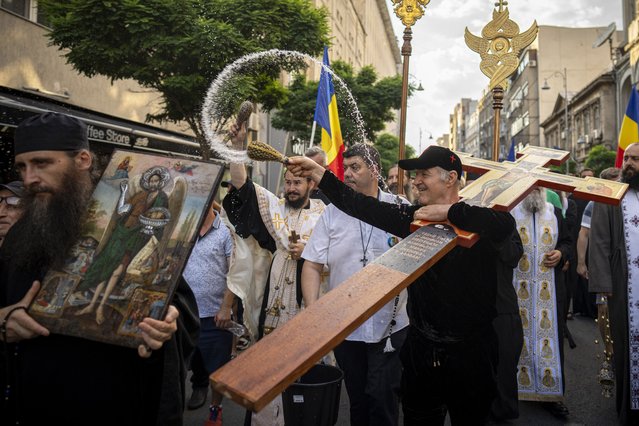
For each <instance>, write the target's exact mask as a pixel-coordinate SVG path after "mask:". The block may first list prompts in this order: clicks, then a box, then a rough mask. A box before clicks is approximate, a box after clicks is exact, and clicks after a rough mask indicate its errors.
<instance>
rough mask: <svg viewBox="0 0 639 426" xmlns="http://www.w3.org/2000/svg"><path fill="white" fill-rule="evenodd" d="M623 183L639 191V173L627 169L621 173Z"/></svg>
mask: <svg viewBox="0 0 639 426" xmlns="http://www.w3.org/2000/svg"><path fill="white" fill-rule="evenodd" d="M621 182H623V183H627V184H628V186H630V187H631V188H632V189H636V190H639V173H637V171H636V170H635V169H632V168H630V167H625V168H624V169H623V170H622V171H621Z"/></svg>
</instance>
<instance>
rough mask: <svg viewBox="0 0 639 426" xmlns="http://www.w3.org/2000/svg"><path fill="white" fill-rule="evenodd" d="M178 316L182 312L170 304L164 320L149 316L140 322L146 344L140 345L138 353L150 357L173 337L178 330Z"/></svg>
mask: <svg viewBox="0 0 639 426" xmlns="http://www.w3.org/2000/svg"><path fill="white" fill-rule="evenodd" d="M178 316H180V312H179V311H178V310H177V308H176V307H175V306H173V305H170V306H169V310H168V311H167V313H166V316H165V317H164V320H163V321H160V320H156V319H153V318H150V317H147V318H144V319H143V320H142V322H140V324H138V326H139V327H140V330H141V331H142V339H143V340H144V344H142V345H140V346H138V354H139V355H140V356H141V357H142V358H148V357H150V356H151V352H152V351H154V350H157V349H160V348H161V347H162V345H163V344H164V342H166V341H167V340H169V339H171V337H172V336H173V335H174V334H175V332H176V331H177V318H178Z"/></svg>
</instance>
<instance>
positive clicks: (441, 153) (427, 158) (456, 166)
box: [397, 145, 462, 179]
mask: <svg viewBox="0 0 639 426" xmlns="http://www.w3.org/2000/svg"><path fill="white" fill-rule="evenodd" d="M397 164H398V165H399V167H401V168H402V169H404V170H426V169H430V168H431V167H441V168H442V169H444V170H448V171H453V170H454V171H456V172H457V179H461V176H462V163H461V160H460V159H459V157H458V156H457V154H455V153H454V152H453V151H451V150H450V149H448V148H444V147H442V146H437V145H431V146H429V147H428V148H426V149H425V150H424V152H422V155H420V156H419V157H417V158H410V159H408V160H399V161H398V163H397Z"/></svg>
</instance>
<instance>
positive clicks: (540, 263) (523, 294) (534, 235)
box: [512, 188, 571, 417]
mask: <svg viewBox="0 0 639 426" xmlns="http://www.w3.org/2000/svg"><path fill="white" fill-rule="evenodd" d="M512 215H513V216H514V217H515V221H516V222H517V231H518V232H519V236H520V237H521V242H522V244H523V247H524V254H523V255H522V256H521V259H520V260H519V264H518V265H517V267H516V268H515V272H514V275H513V286H514V287H515V291H516V293H517V298H518V302H519V314H520V316H521V322H522V325H523V329H524V345H523V348H522V351H521V355H520V358H519V365H518V375H517V377H518V385H519V399H520V400H522V401H543V402H544V407H545V408H547V409H548V410H549V411H550V412H551V413H552V414H553V415H555V416H557V417H565V416H567V415H568V414H569V413H568V409H567V408H566V406H565V405H564V404H563V399H564V398H563V395H564V380H563V359H564V356H563V340H564V327H565V315H564V313H565V312H566V311H565V304H566V288H565V282H564V274H563V273H562V272H561V268H562V267H563V265H564V263H565V262H566V259H567V258H568V256H569V254H570V250H571V237H570V232H569V230H568V226H567V223H566V221H565V220H564V219H563V216H562V214H561V210H560V209H558V208H556V207H553V205H552V204H550V203H549V202H547V201H546V197H545V190H544V188H535V189H534V190H533V191H532V192H531V193H530V194H529V195H528V196H527V197H526V198H525V199H524V200H523V201H522V202H521V203H519V204H518V205H517V206H515V208H514V209H513V211H512Z"/></svg>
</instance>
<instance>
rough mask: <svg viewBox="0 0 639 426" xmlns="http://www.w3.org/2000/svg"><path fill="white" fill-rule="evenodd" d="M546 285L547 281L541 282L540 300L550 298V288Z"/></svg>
mask: <svg viewBox="0 0 639 426" xmlns="http://www.w3.org/2000/svg"><path fill="white" fill-rule="evenodd" d="M548 286H549V283H548V281H542V282H541V288H540V289H539V298H540V299H541V300H550V289H549V288H548Z"/></svg>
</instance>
